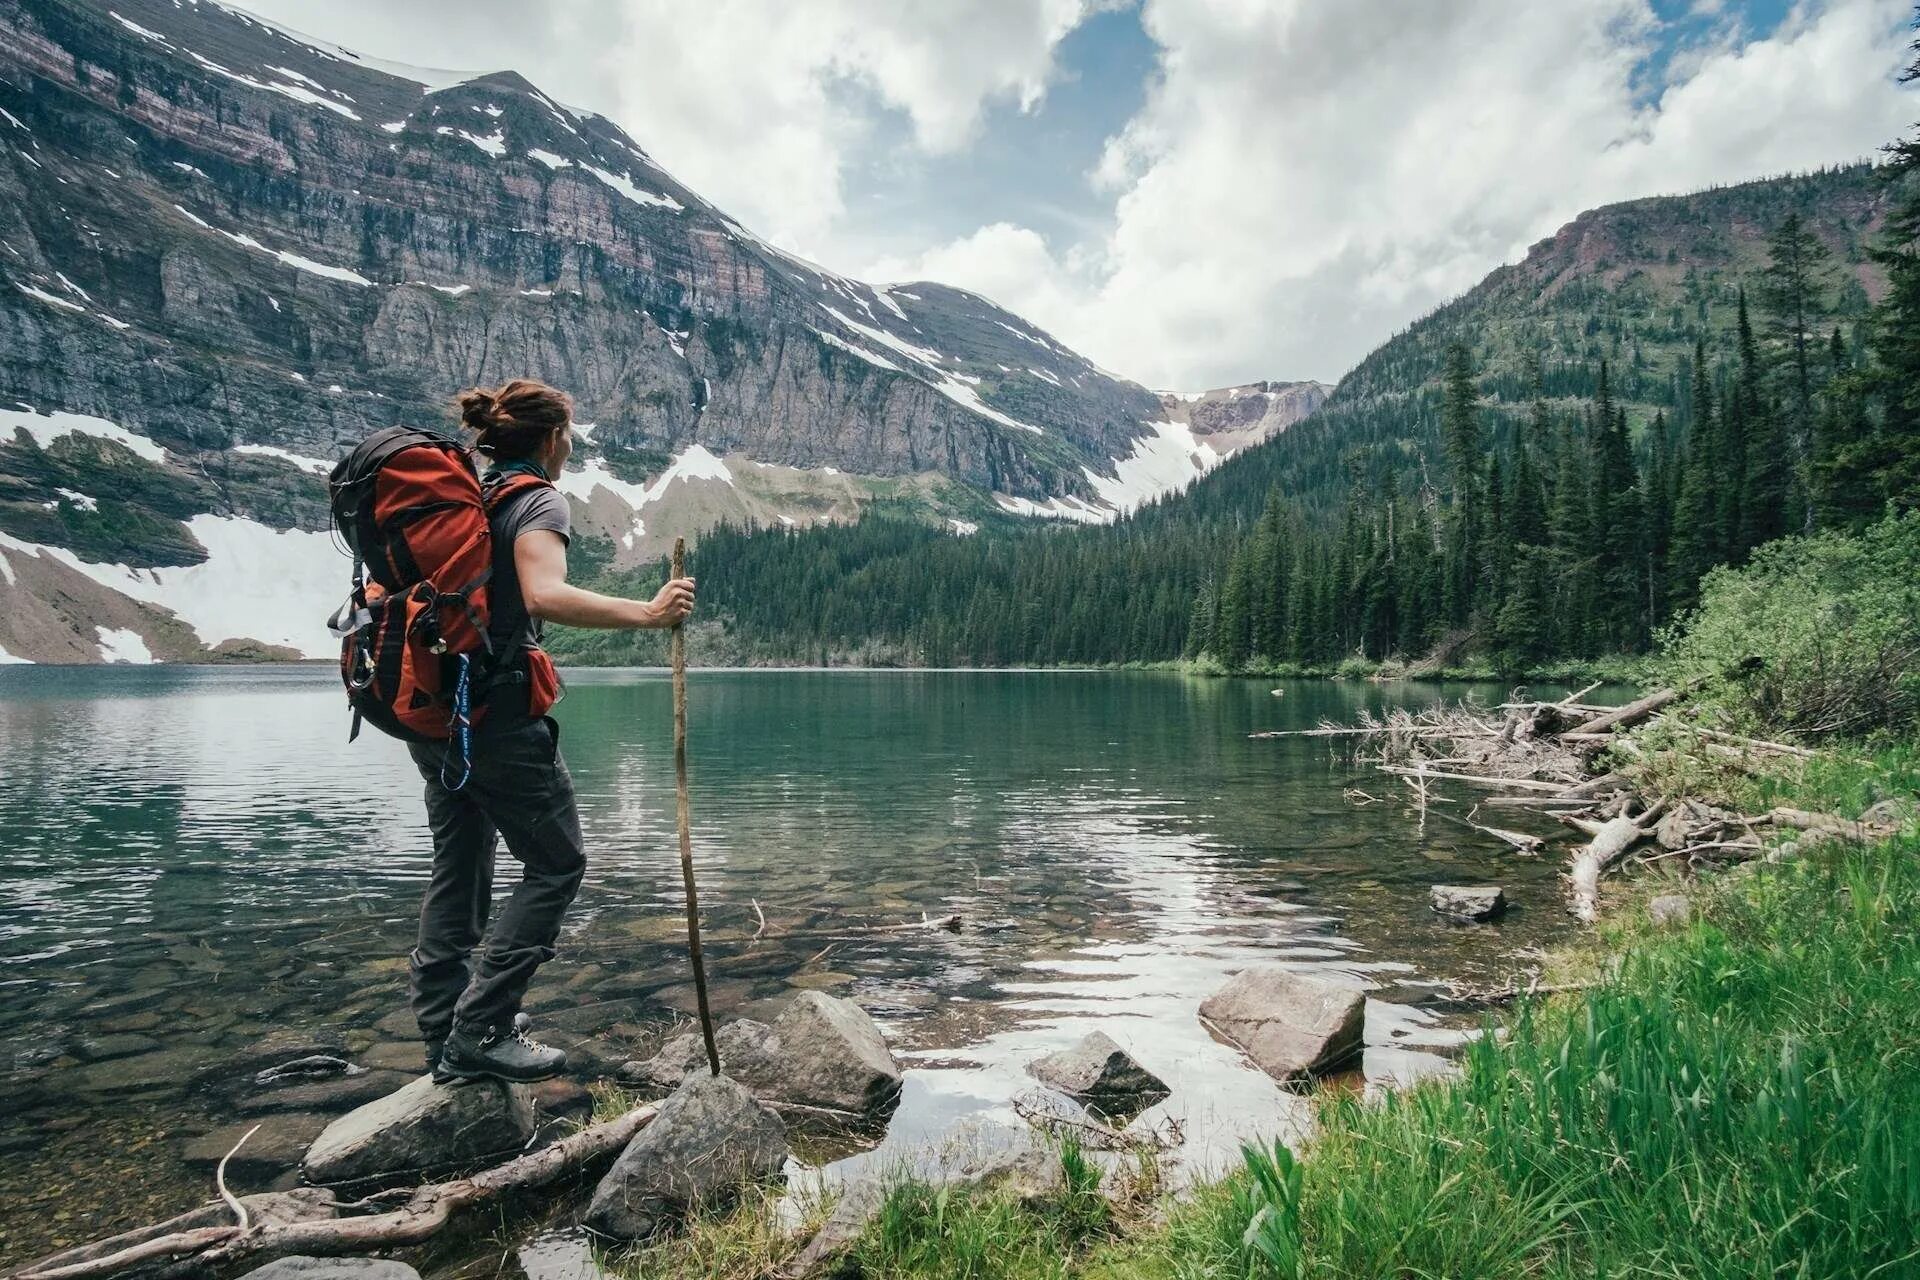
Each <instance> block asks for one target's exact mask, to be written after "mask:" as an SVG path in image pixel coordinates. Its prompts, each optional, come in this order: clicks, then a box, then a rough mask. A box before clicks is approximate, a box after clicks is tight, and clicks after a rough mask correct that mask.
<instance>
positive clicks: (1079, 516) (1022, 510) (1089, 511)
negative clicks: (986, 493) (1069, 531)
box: [993, 493, 1114, 524]
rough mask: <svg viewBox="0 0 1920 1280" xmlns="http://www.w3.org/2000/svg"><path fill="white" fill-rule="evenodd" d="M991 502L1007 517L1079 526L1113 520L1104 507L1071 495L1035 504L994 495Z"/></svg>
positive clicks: (1110, 513) (1026, 499)
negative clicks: (1034, 518) (1068, 521)
mask: <svg viewBox="0 0 1920 1280" xmlns="http://www.w3.org/2000/svg"><path fill="white" fill-rule="evenodd" d="M993 500H994V501H995V502H997V503H999V504H1000V509H1001V510H1002V511H1005V512H1006V513H1007V514H1009V515H1016V516H1033V517H1037V518H1040V519H1046V520H1072V521H1075V522H1076V523H1079V524H1106V523H1107V522H1108V521H1110V520H1112V519H1113V516H1114V513H1113V512H1112V511H1110V510H1108V509H1107V508H1105V507H1096V506H1094V505H1093V504H1092V503H1091V502H1088V501H1087V500H1086V499H1084V498H1076V497H1074V496H1072V495H1071V494H1069V495H1067V496H1066V497H1064V498H1061V497H1054V498H1048V499H1047V500H1046V501H1045V502H1035V501H1034V500H1033V499H1032V498H1022V497H1018V496H1016V495H1013V494H1008V493H996V494H994V495H993Z"/></svg>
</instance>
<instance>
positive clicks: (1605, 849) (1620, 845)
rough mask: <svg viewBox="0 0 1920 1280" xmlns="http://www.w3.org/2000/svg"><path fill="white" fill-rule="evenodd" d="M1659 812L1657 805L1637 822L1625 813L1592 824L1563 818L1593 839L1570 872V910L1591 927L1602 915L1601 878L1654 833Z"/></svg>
mask: <svg viewBox="0 0 1920 1280" xmlns="http://www.w3.org/2000/svg"><path fill="white" fill-rule="evenodd" d="M1658 813H1659V806H1658V805H1655V806H1654V807H1653V808H1651V809H1648V810H1647V811H1646V812H1645V813H1643V814H1641V815H1640V818H1639V820H1638V821H1636V820H1635V819H1633V818H1632V817H1630V816H1628V815H1627V814H1624V813H1623V814H1621V815H1620V816H1619V817H1617V818H1608V819H1607V820H1606V821H1605V822H1589V821H1587V820H1586V819H1584V818H1573V817H1565V816H1563V817H1562V818H1561V819H1560V820H1561V821H1562V822H1564V823H1566V824H1567V825H1568V826H1570V827H1573V828H1575V829H1576V830H1579V831H1584V832H1586V833H1587V834H1588V835H1590V836H1592V837H1593V839H1592V840H1591V841H1589V842H1588V844H1587V846H1586V847H1585V848H1584V849H1582V850H1580V852H1578V853H1576V854H1575V855H1574V857H1573V865H1572V867H1570V868H1569V869H1568V872H1567V878H1568V879H1569V880H1570V881H1571V882H1572V887H1573V901H1572V902H1571V903H1569V904H1568V907H1567V909H1568V910H1569V911H1571V912H1573V914H1574V915H1575V916H1576V917H1577V918H1578V919H1579V920H1581V921H1582V922H1583V923H1585V924H1592V923H1593V922H1594V920H1595V919H1596V918H1598V916H1599V914H1600V877H1601V875H1603V874H1604V873H1605V872H1606V871H1607V870H1608V869H1609V868H1611V867H1612V866H1613V865H1614V864H1615V863H1617V862H1619V861H1620V859H1622V858H1624V857H1626V856H1627V851H1628V850H1630V849H1632V848H1633V846H1635V845H1636V844H1639V843H1640V842H1641V841H1642V840H1645V839H1646V838H1647V837H1648V836H1649V835H1650V834H1652V823H1653V819H1654V818H1655V817H1657V816H1658Z"/></svg>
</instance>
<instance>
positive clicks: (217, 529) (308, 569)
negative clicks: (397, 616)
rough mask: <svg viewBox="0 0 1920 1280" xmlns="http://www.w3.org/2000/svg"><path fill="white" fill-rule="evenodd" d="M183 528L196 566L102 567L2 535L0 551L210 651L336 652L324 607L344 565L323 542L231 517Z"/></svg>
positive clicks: (324, 538)
mask: <svg viewBox="0 0 1920 1280" xmlns="http://www.w3.org/2000/svg"><path fill="white" fill-rule="evenodd" d="M186 523H187V529H188V531H189V532H190V533H192V534H193V537H194V540H195V541H197V542H198V543H199V544H200V545H201V546H202V547H204V548H205V549H206V552H207V558H206V560H205V561H203V562H202V563H200V564H194V565H184V566H169V567H164V568H159V569H135V568H131V567H129V566H127V565H124V564H103V563H98V562H96V561H92V560H82V559H81V558H80V557H79V556H77V555H75V554H74V553H73V552H71V551H69V550H67V549H66V548H65V547H49V546H44V545H41V544H39V543H32V542H24V541H22V540H20V539H18V538H14V537H12V536H10V535H8V534H4V533H0V547H4V548H7V549H9V550H11V551H15V552H21V553H24V554H27V555H36V556H41V557H45V558H50V559H52V560H55V561H57V562H59V563H60V564H63V565H66V566H67V567H68V568H70V569H74V570H77V571H78V572H80V573H82V574H84V575H86V576H87V577H89V578H91V579H93V581H95V582H97V583H99V584H100V585H101V586H103V587H106V588H108V589H110V590H113V591H117V592H119V593H120V594H121V595H123V596H126V597H127V598H128V599H130V600H138V601H140V602H142V603H144V604H151V605H158V606H159V607H161V608H163V609H168V610H171V611H172V612H173V614H174V615H175V616H176V617H178V618H179V619H180V620H181V621H182V622H185V623H186V624H187V625H188V626H189V627H192V628H193V631H194V634H195V635H196V636H198V637H199V639H200V643H202V644H204V645H207V646H208V647H210V648H211V647H212V646H214V645H217V644H219V643H221V642H222V641H224V640H255V641H259V642H261V643H264V644H271V645H283V646H285V647H287V648H289V649H293V650H295V651H297V652H298V653H299V654H300V655H301V656H302V657H306V658H324V657H329V656H331V655H332V654H333V653H334V652H335V651H336V649H337V646H336V644H335V641H334V639H333V636H332V633H331V632H329V631H328V630H327V622H326V613H327V606H326V603H325V602H326V601H329V600H336V599H338V598H339V597H340V596H341V595H342V594H343V593H344V592H345V590H346V583H347V561H346V558H345V557H344V556H342V555H341V553H340V550H339V549H338V548H337V547H336V546H335V545H334V543H333V539H332V537H331V536H330V535H329V534H327V533H325V532H315V531H311V530H306V529H273V528H270V527H268V526H267V525H263V524H260V523H258V522H257V521H253V520H246V519H242V518H240V517H238V516H215V515H198V516H194V517H193V518H192V519H190V520H188V521H187V522H186Z"/></svg>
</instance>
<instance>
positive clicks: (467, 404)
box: [459, 387, 499, 436]
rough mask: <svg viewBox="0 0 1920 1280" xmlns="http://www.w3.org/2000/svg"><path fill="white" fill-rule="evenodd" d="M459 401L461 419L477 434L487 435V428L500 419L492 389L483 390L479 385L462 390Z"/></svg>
mask: <svg viewBox="0 0 1920 1280" xmlns="http://www.w3.org/2000/svg"><path fill="white" fill-rule="evenodd" d="M459 403H460V421H462V422H464V423H465V424H466V425H467V429H468V430H470V431H472V432H474V433H475V434H477V435H481V436H484V435H486V433H487V429H488V428H489V427H492V426H493V425H495V423H496V422H498V420H499V419H498V413H497V408H496V401H495V400H494V398H493V392H491V391H482V390H481V389H480V388H478V387H474V388H472V389H471V390H467V391H462V392H461V393H460V399H459Z"/></svg>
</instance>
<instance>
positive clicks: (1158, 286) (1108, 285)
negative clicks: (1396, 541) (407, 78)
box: [244, 0, 1920, 390]
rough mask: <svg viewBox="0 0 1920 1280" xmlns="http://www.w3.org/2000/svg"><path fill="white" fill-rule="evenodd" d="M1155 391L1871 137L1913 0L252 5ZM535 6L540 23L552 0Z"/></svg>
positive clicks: (1359, 342)
mask: <svg viewBox="0 0 1920 1280" xmlns="http://www.w3.org/2000/svg"><path fill="white" fill-rule="evenodd" d="M244 7H246V8H248V9H251V10H253V11H255V12H258V13H260V14H262V15H264V16H266V17H269V18H272V19H274V20H276V21H279V22H281V23H284V24H286V25H288V26H292V27H295V28H298V29H300V30H302V31H305V32H307V33H308V34H311V35H315V36H323V37H325V38H327V39H329V40H334V41H337V42H339V43H341V44H345V45H347V46H349V47H351V48H354V49H357V50H360V51H362V52H364V53H368V54H373V55H376V56H379V57H384V58H390V59H394V60H397V61H403V62H410V63H413V64H416V65H420V66H431V67H449V68H457V69H471V70H474V71H476V72H480V71H491V70H498V69H503V68H512V69H515V70H518V71H521V72H522V73H524V74H525V75H526V76H527V77H528V78H529V79H531V80H533V81H534V82H535V83H536V84H539V85H541V86H542V87H543V88H545V89H546V90H547V91H548V92H550V93H551V94H552V95H553V96H555V97H556V98H558V99H560V100H561V101H564V102H566V103H568V104H569V105H572V106H575V107H579V108H583V109H587V110H592V111H597V112H600V113H601V114H603V115H606V116H607V117H609V118H610V119H612V120H615V121H617V122H618V123H619V124H620V125H621V126H623V127H624V128H625V129H626V130H627V132H628V133H629V134H631V135H632V136H633V138H634V140H635V141H636V142H637V143H639V145H640V146H641V147H643V148H645V149H646V150H647V151H648V152H649V153H650V154H651V155H652V156H654V158H655V159H657V160H658V161H660V163H661V164H663V165H664V166H665V167H666V168H668V169H669V170H671V171H672V172H673V173H674V174H675V176H676V177H678V178H680V179H681V180H682V181H684V182H685V183H687V184H688V185H689V186H691V187H692V188H693V189H694V190H696V191H698V192H700V193H701V194H702V195H703V196H705V197H706V198H707V199H709V200H711V201H713V202H714V203H715V204H717V205H718V206H720V207H721V208H722V209H724V210H726V211H727V212H728V213H729V214H731V215H732V216H734V217H735V218H736V219H738V220H739V221H740V222H742V223H743V224H744V225H746V226H747V227H749V228H751V229H753V230H754V231H755V232H756V233H757V234H759V235H761V236H763V237H765V238H766V239H768V240H770V241H772V242H774V243H776V244H778V245H780V246H781V247H782V248H785V249H788V250H790V251H792V252H795V253H798V254H800V255H802V256H805V257H807V258H810V259H812V260H814V261H816V262H819V263H822V264H823V265H826V266H829V267H832V268H834V269H835V270H838V271H841V272H843V273H845V274H847V275H851V276H856V277H859V278H862V279H868V280H874V281H892V280H914V279H934V280H939V281H942V282H944V283H947V284H952V285H957V286H960V287H962V288H966V289H971V290H974V291H975V292H978V293H982V294H985V295H986V296H988V297H991V298H993V299H994V300H995V301H997V302H999V303H1001V304H1002V305H1004V306H1006V307H1009V308H1011V309H1012V310H1014V311H1016V312H1018V313H1020V314H1021V315H1023V316H1025V317H1026V318H1027V319H1029V320H1031V321H1032V322H1034V323H1036V324H1038V325H1040V326H1042V327H1044V328H1046V329H1048V330H1050V331H1051V332H1052V333H1053V334H1054V335H1055V336H1056V337H1058V338H1059V339H1061V340H1062V341H1064V342H1065V343H1066V344H1067V345H1069V346H1071V347H1073V348H1075V349H1076V350H1078V351H1080V352H1081V353H1083V354H1084V355H1086V356H1088V357H1089V358H1091V359H1093V360H1094V361H1096V362H1097V363H1099V364H1101V365H1103V366H1105V367H1106V368H1108V369H1111V370H1114V371H1115V372H1118V373H1120V374H1122V375H1124V376H1127V377H1130V378H1133V379H1135V380H1137V381H1140V382H1143V383H1145V384H1147V385H1149V386H1153V387H1156V388H1165V389H1174V390H1200V389H1205V388H1210V387H1218V386H1226V385H1233V384H1238V383H1244V382H1249V381H1253V380H1256V379H1263V378H1274V379H1298V378H1318V379H1321V380H1323V381H1329V382H1330V381H1334V380H1336V379H1338V378H1339V376H1340V375H1341V374H1342V373H1344V372H1345V371H1346V370H1347V369H1349V368H1351V367H1352V366H1353V365H1354V364H1355V363H1357V362H1358V361H1359V360H1360V359H1361V357H1363V356H1364V355H1366V354H1367V352H1368V351H1370V350H1372V349H1373V348H1374V347H1375V346H1377V345H1379V343H1381V342H1382V341H1384V340H1385V339H1386V338H1388V337H1390V336H1391V335H1392V334H1393V333H1394V332H1396V331H1398V330H1399V329H1402V328H1404V327H1405V326H1406V325H1407V324H1408V323H1410V322H1411V321H1413V320H1415V319H1417V318H1418V317H1420V316H1421V315H1423V314H1425V313H1426V312H1428V311H1430V310H1432V309H1433V308H1434V307H1436V306H1438V305H1440V304H1441V303H1444V302H1445V301H1447V300H1448V299H1449V298H1451V297H1453V296H1455V295H1456V294H1458V293H1460V292H1462V291H1463V290H1465V289H1468V288H1470V287H1472V286H1473V284H1475V283H1476V282H1477V281H1478V280H1479V279H1480V278H1481V277H1482V276H1484V275H1485V274H1486V273H1487V272H1488V271H1490V270H1492V269H1493V268H1494V267H1496V266H1498V265H1500V264H1501V263H1503V262H1509V261H1515V260H1517V259H1518V258H1520V257H1521V256H1523V255H1524V254H1525V252H1526V248H1527V246H1528V245H1529V244H1532V243H1534V242H1535V241H1537V240H1539V239H1541V238H1543V237H1545V236H1547V235H1550V234H1551V233H1552V232H1553V231H1554V230H1555V229H1556V228H1557V227H1559V226H1560V225H1561V224H1563V223H1565V222H1567V221H1568V220H1569V219H1571V218H1573V217H1574V216H1575V215H1576V214H1578V213H1580V212H1581V211H1582V210H1585V209H1589V208H1593V207H1594V206H1596V205H1601V204H1606V203H1610V202H1612V201H1616V200H1624V199H1631V198H1634V197H1638V196H1645V195H1658V194H1662V193H1673V192H1681V191H1688V190H1693V189H1697V188H1700V187H1704V186H1708V185H1712V184H1724V183H1730V182H1738V181H1742V180H1745V179H1749V178H1756V177H1765V176H1770V175H1774V174H1779V173H1785V172H1792V171H1800V170H1805V169H1810V168H1818V167H1821V166H1824V165H1830V164H1835V163H1841V162H1846V161H1851V160H1856V159H1861V158H1866V157H1870V156H1872V155H1874V154H1875V152H1876V151H1877V150H1878V148H1880V147H1881V146H1882V145H1884V144H1885V143H1887V142H1889V141H1891V140H1892V139H1894V138H1895V137H1897V136H1899V135H1900V134H1902V133H1903V132H1905V131H1906V130H1907V129H1908V128H1909V127H1910V126H1912V125H1913V123H1914V121H1915V120H1916V118H1920V95H1917V94H1916V91H1915V89H1914V88H1912V87H1911V86H1903V85H1901V84H1899V83H1898V77H1899V73H1900V71H1901V69H1902V67H1903V66H1904V65H1905V63H1906V61H1907V58H1908V55H1907V52H1906V45H1907V42H1908V40H1909V39H1910V38H1911V32H1910V31H1909V30H1908V28H1907V22H1908V20H1909V18H1910V16H1911V9H1910V6H1909V4H1908V3H1907V0H1798V2H1795V0H805V2H804V3H798V2H794V0H702V2H701V3H693V4H689V3H685V2H684V0H553V2H552V3H549V4H545V5H541V6H529V5H526V4H525V3H524V0H400V2H399V3H396V2H395V0H244ZM530 9H533V10H537V11H538V12H539V16H538V17H537V18H529V17H528V16H527V13H528V10H530Z"/></svg>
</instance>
